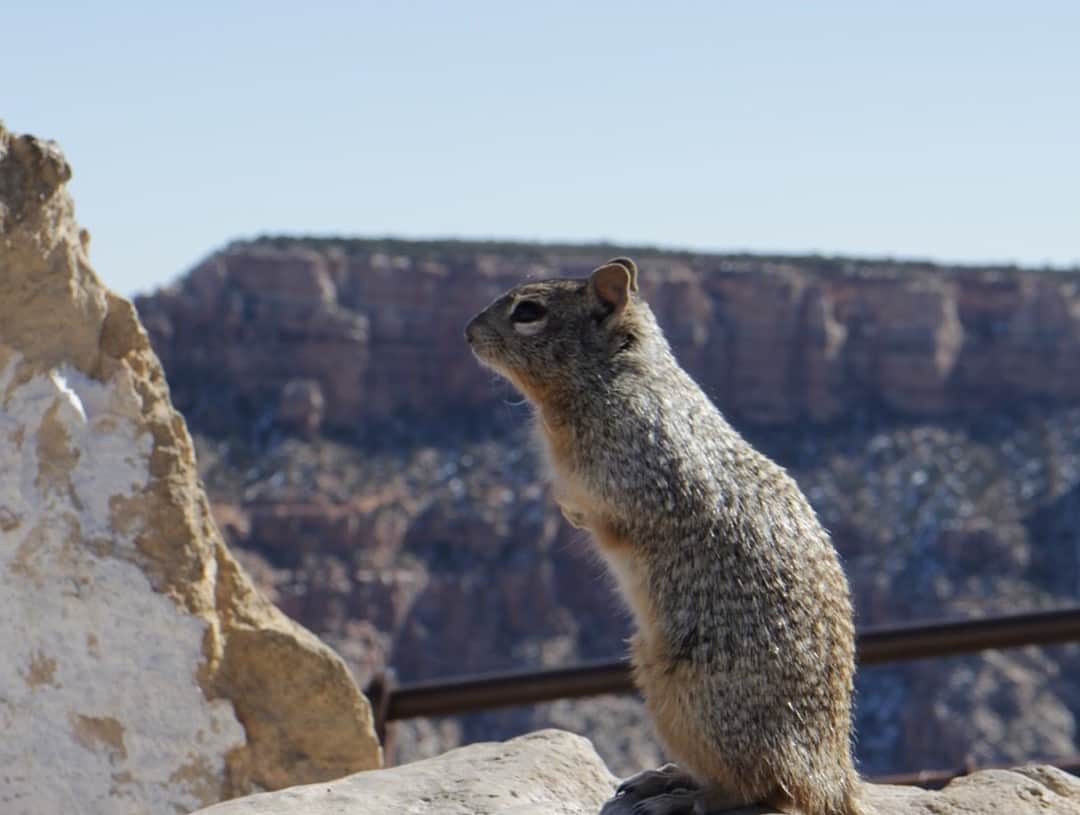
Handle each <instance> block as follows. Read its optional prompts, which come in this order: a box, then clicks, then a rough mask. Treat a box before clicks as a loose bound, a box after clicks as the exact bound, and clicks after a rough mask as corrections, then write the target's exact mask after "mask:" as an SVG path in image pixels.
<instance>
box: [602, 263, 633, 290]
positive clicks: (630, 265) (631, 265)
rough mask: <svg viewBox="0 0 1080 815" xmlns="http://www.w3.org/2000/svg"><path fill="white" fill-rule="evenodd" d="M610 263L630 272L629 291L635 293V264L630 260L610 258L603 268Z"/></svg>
mask: <svg viewBox="0 0 1080 815" xmlns="http://www.w3.org/2000/svg"><path fill="white" fill-rule="evenodd" d="M612 263H618V264H619V265H620V266H623V267H625V268H626V271H628V272H630V291H637V264H636V263H634V261H632V260H630V258H621V257H620V258H612V259H611V260H609V261H608V262H607V263H605V264H604V265H605V266H610V265H611V264H612Z"/></svg>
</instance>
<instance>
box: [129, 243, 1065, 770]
mask: <svg viewBox="0 0 1080 815" xmlns="http://www.w3.org/2000/svg"><path fill="white" fill-rule="evenodd" d="M626 253H629V254H632V255H634V256H635V257H636V258H637V259H638V260H639V261H640V264H641V268H642V273H641V284H642V288H643V294H644V296H645V297H646V298H647V299H648V300H649V302H650V303H651V304H652V306H653V307H654V309H655V310H656V312H657V314H658V316H659V319H660V321H661V323H662V325H663V327H664V329H665V331H666V332H667V334H668V336H669V338H670V339H671V341H672V344H673V346H674V347H675V351H676V353H677V354H678V356H679V358H680V359H681V360H682V361H683V363H684V364H685V365H686V367H687V368H688V369H689V370H690V371H691V372H692V373H693V374H694V376H695V377H696V378H698V379H699V381H701V382H703V383H704V385H705V387H706V389H707V390H708V391H709V393H710V394H711V395H712V396H713V397H714V399H716V401H717V402H718V403H719V404H720V405H721V406H722V407H723V408H724V409H725V411H726V412H727V414H728V416H729V418H731V419H732V421H733V423H734V424H735V425H736V426H737V427H738V428H739V429H740V430H742V431H744V432H745V433H747V434H748V435H749V436H750V437H751V440H752V441H753V442H754V443H755V444H757V445H758V446H760V447H762V448H764V449H765V450H766V451H767V452H768V453H769V454H770V455H772V456H773V457H774V458H776V459H777V460H779V461H780V462H781V463H782V464H784V465H785V466H787V467H788V468H789V469H790V470H791V471H792V472H793V474H794V475H795V476H796V477H797V478H798V480H799V481H800V483H801V484H802V486H803V488H804V490H805V491H806V492H807V493H808V495H809V497H810V499H811V501H812V503H813V504H814V506H815V508H816V509H817V511H818V512H819V514H820V515H821V516H822V519H823V520H824V522H825V524H826V526H827V527H828V528H829V529H830V530H831V531H832V533H833V536H834V538H835V540H836V542H837V545H838V546H839V548H840V550H841V553H842V555H843V557H844V561H845V565H846V567H847V569H848V572H849V574H850V575H851V578H852V584H853V589H854V594H855V599H856V605H857V617H858V622H859V624H860V625H862V626H871V625H877V624H882V625H884V624H895V623H901V622H905V621H911V620H916V619H926V618H935V617H967V616H972V615H978V614H987V613H1006V612H1012V611H1019V610H1025V609H1034V608H1045V607H1047V606H1050V605H1054V604H1067V603H1073V602H1076V601H1077V599H1078V598H1080V554H1078V553H1080V538H1078V537H1077V532H1076V530H1077V525H1076V523H1075V522H1074V521H1075V518H1077V517H1080V393H1078V388H1080V384H1078V383H1080V377H1078V376H1076V375H1075V374H1076V367H1075V366H1076V365H1077V364H1078V363H1077V360H1080V355H1078V353H1077V352H1078V351H1080V348H1078V343H1080V334H1078V322H1077V321H1078V319H1080V288H1078V287H1080V273H1077V272H1075V271H1074V272H1040V271H1030V270H1029V271H1024V270H1018V269H1008V268H982V269H973V268H947V267H936V266H931V265H927V264H910V263H909V264H901V263H887V262H871V261H854V260H852V261H841V260H823V259H813V258H808V259H792V258H786V259H785V258H781V259H776V258H774V259H769V258H754V257H722V256H707V255H691V254H679V253H657V252H651V251H649V250H633V249H627V248H625V247H545V246H525V245H509V244H463V243H441V244H440V243H420V242H416V243H405V242H394V241H344V240H342V241H333V240H326V241H309V240H288V239H274V240H263V241H256V242H253V243H248V244H237V245H235V246H232V247H229V248H228V249H226V250H224V251H222V252H220V253H217V254H215V255H214V256H212V257H211V258H209V259H208V260H207V261H205V262H204V263H202V264H200V265H199V266H198V267H197V268H196V269H195V270H194V271H193V272H192V273H191V274H190V275H188V276H186V277H185V278H183V279H181V280H180V281H178V282H177V283H176V284H175V285H174V286H171V287H169V288H168V289H166V290H163V291H161V292H158V293H157V294H155V295H153V296H151V297H146V298H142V299H140V300H139V301H138V304H139V308H140V311H141V313H142V314H143V315H144V316H145V319H146V321H147V325H148V326H149V330H150V334H151V338H152V341H153V343H154V344H155V347H156V348H158V350H159V353H160V354H161V355H162V357H163V359H164V360H165V364H166V366H167V367H168V370H169V374H170V381H172V382H174V384H175V389H174V392H175V393H176V395H177V399H178V400H179V401H180V402H181V404H182V405H183V406H184V409H185V411H186V412H187V415H188V416H189V419H190V420H191V422H192V423H193V426H194V428H195V429H196V435H197V439H198V443H199V445H200V461H201V465H202V468H203V469H202V472H203V475H204V477H205V479H206V481H207V484H208V486H209V489H210V491H211V493H212V495H213V496H214V501H215V513H216V514H217V516H218V517H219V518H220V519H221V521H222V523H223V525H224V526H225V527H226V529H227V532H228V534H229V535H230V537H231V539H232V541H233V542H234V543H235V544H236V545H237V547H238V549H239V551H241V552H242V556H243V557H244V560H245V563H246V564H247V565H248V566H250V568H251V569H252V571H253V572H254V573H255V574H256V575H257V579H258V580H259V581H260V584H261V585H263V586H264V587H265V588H266V590H267V591H268V592H270V593H272V595H273V596H274V597H275V598H276V600H277V602H279V603H280V605H281V607H282V608H283V609H285V610H286V611H287V613H289V614H291V615H293V616H295V617H296V618H297V619H300V620H303V621H305V622H306V623H307V624H308V625H310V626H311V627H312V628H314V629H315V630H316V631H318V632H319V633H320V635H321V636H324V637H325V638H327V639H328V640H329V641H331V642H332V643H333V644H334V645H335V647H336V648H338V650H339V651H340V652H341V653H342V654H343V655H344V656H345V657H346V658H347V659H348V660H349V662H350V664H351V665H352V666H353V668H354V670H355V671H356V672H357V673H358V675H359V676H361V677H362V678H367V677H369V676H371V675H372V673H373V672H375V671H377V670H379V669H381V668H383V667H386V666H390V667H393V668H394V669H395V670H396V671H397V672H398V675H399V677H400V678H401V679H402V680H405V681H409V680H415V679H431V678H437V677H449V676H454V675H459V674H462V673H476V672H483V671H490V670H496V669H507V668H516V667H524V666H554V665H559V664H566V663H568V662H574V661H577V660H583V659H599V658H612V657H616V656H619V655H621V654H622V653H623V651H624V639H625V637H626V635H627V633H628V632H627V621H626V618H625V615H624V613H623V611H622V610H621V609H620V607H619V605H618V601H617V600H616V598H615V596H614V593H613V592H612V591H611V589H610V587H609V586H608V583H607V580H606V578H605V576H604V575H603V574H602V570H601V569H599V568H598V567H597V564H596V563H595V562H594V560H593V559H592V558H590V556H589V554H588V553H587V547H586V545H585V541H584V539H583V536H582V535H581V534H580V533H578V532H576V531H575V530H573V529H570V528H569V527H567V526H566V525H565V524H564V523H563V522H562V519H561V517H560V515H559V513H558V511H557V510H556V509H555V508H554V505H553V503H552V502H551V501H550V499H549V497H548V496H547V495H546V493H545V488H544V486H543V484H542V481H541V478H540V475H539V472H538V468H537V466H536V462H535V461H534V460H533V458H532V456H531V453H530V445H529V441H528V439H527V434H526V433H525V432H524V429H525V428H526V427H527V425H528V423H529V418H528V411H527V409H525V408H524V407H522V406H521V405H520V400H519V399H518V397H517V396H516V395H514V394H512V393H511V392H510V391H508V390H507V389H505V388H504V387H503V386H501V385H500V384H497V383H494V382H493V381H492V377H491V376H490V375H489V374H488V373H486V372H484V371H483V370H482V369H481V368H480V367H479V366H478V365H476V363H475V361H474V360H473V359H472V357H471V355H470V354H469V353H468V351H467V349H466V347H465V344H464V343H463V342H462V339H461V328H462V326H463V324H464V323H465V321H466V319H467V318H468V316H470V315H471V314H472V313H473V312H475V311H476V310H477V309H478V308H480V307H481V306H482V305H484V304H486V302H488V301H489V300H490V299H491V298H493V297H495V296H496V295H497V294H498V293H500V292H501V291H503V290H504V289H505V288H507V287H509V286H510V285H512V284H514V283H516V282H518V281H520V280H522V279H524V278H526V277H528V276H531V275H532V276H539V275H562V276H571V275H573V276H578V275H584V274H586V273H587V272H588V271H589V270H590V269H591V268H592V267H593V266H594V265H595V264H596V263H598V262H600V261H602V260H603V259H605V258H607V257H610V256H613V255H616V254H626ZM1078 660H1080V655H1078V653H1077V649H1076V648H1063V649H1050V650H1044V651H1038V650H1034V649H1032V650H1028V651H1010V652H1003V653H1000V654H987V655H983V656H977V657H965V658H958V659H949V660H934V661H931V662H920V663H912V664H905V665H896V666H882V667H877V668H873V669H867V670H863V671H861V672H860V677H859V680H858V681H859V691H858V694H857V699H858V700H859V713H858V716H859V721H858V724H859V726H858V731H859V739H858V752H859V755H860V759H861V761H862V767H863V769H864V771H865V772H867V773H870V774H874V773H889V772H899V771H905V770H915V769H919V768H925V767H945V766H957V765H959V764H962V763H964V762H965V761H967V760H973V761H976V762H979V763H991V762H992V763H1005V762H1017V761H1022V760H1025V759H1028V758H1030V757H1054V756H1060V755H1066V754H1072V753H1075V752H1076V737H1077V720H1076V717H1077V715H1080V691H1078V690H1077V688H1076V687H1075V683H1074V682H1071V681H1070V679H1069V677H1070V676H1075V675H1076V673H1077V671H1080V661H1078ZM544 726H557V727H564V728H568V729H574V730H578V731H579V732H583V733H586V734H587V735H588V736H589V737H590V738H591V739H592V740H593V741H594V743H595V744H596V746H597V749H598V750H599V751H600V753H601V755H603V756H604V757H605V758H606V759H607V761H608V762H609V764H610V765H611V766H612V768H613V769H614V770H615V771H616V772H618V773H620V774H627V773H629V772H632V771H634V770H636V769H639V768H640V767H641V766H645V765H647V764H650V763H656V762H658V761H660V760H662V755H661V752H660V750H659V748H658V746H657V745H656V744H655V742H654V741H653V740H652V739H651V737H650V736H649V727H648V724H647V722H646V720H645V717H644V713H643V711H642V710H641V708H640V705H639V704H638V703H637V702H636V700H634V699H633V698H621V699H614V698H604V699H594V700H583V701H566V702H560V703H557V704H553V705H544V706H537V707H536V708H532V709H517V710H506V711H496V712H492V713H486V714H477V715H472V716H466V717H458V718H453V719H442V720H439V721H432V722H402V723H400V724H399V725H397V726H396V727H397V732H398V739H397V744H398V758H399V760H400V759H403V758H414V757H417V756H422V755H431V754H434V753H436V752H439V751H440V750H443V749H446V748H447V747H449V746H452V745H454V744H457V743H460V742H462V741H469V740H477V739H493V738H505V737H507V736H509V735H513V734H515V733H520V732H525V731H528V730H531V729H535V728H537V727H544Z"/></svg>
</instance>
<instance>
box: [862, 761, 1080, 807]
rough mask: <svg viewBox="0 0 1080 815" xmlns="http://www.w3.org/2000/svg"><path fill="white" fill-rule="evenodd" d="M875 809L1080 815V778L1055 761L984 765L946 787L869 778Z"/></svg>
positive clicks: (866, 795) (869, 802)
mask: <svg viewBox="0 0 1080 815" xmlns="http://www.w3.org/2000/svg"><path fill="white" fill-rule="evenodd" d="M864 801H865V803H866V808H867V809H868V810H869V812H870V813H873V815H1078V813H1080V780H1078V779H1077V778H1076V777H1075V776H1072V775H1069V774H1068V773H1065V772H1062V771H1061V770H1059V769H1057V768H1056V767H1047V766H1032V767H1021V768H1017V769H1014V770H983V771H981V772H977V773H973V774H971V775H968V776H964V777H962V778H957V779H956V780H955V781H952V782H951V783H950V784H949V785H948V786H947V787H945V789H943V790H940V791H936V790H921V789H918V788H916V787H898V786H888V785H875V784H869V785H867V786H866V788H865V793H864Z"/></svg>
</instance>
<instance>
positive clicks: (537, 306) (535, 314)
mask: <svg viewBox="0 0 1080 815" xmlns="http://www.w3.org/2000/svg"><path fill="white" fill-rule="evenodd" d="M546 315H547V309H546V308H544V306H543V304H542V303H538V302H536V301H535V300H522V301H521V302H520V303H518V304H517V305H516V306H514V310H513V311H511V312H510V322H512V323H535V322H536V321H537V320H542V319H544V317H545V316H546Z"/></svg>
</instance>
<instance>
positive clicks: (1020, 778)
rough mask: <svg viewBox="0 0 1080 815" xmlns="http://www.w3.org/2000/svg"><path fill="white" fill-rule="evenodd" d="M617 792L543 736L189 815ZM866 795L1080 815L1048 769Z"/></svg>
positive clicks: (478, 812) (586, 752) (552, 804)
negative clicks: (927, 787)
mask: <svg viewBox="0 0 1080 815" xmlns="http://www.w3.org/2000/svg"><path fill="white" fill-rule="evenodd" d="M614 786H615V779H614V778H613V777H612V775H611V774H610V773H609V772H608V771H607V768H606V767H605V766H604V764H603V762H602V761H601V760H600V758H599V757H598V756H597V755H596V752H595V751H594V750H593V749H592V745H591V744H589V742H588V741H586V740H585V739H583V738H581V737H579V736H574V735H571V734H570V733H566V732H563V731H561V730H544V731H539V732H536V733H531V734H529V735H527V736H520V737H518V738H516V739H511V740H510V741H507V742H504V743H495V742H492V743H484V744H473V745H469V746H468V747H460V748H458V749H456V750H451V751H450V752H448V753H445V754H443V755H441V756H438V757H436V758H431V759H426V760H424V761H417V762H415V763H413V764H406V765H404V766H401V767H395V768H393V769H389V770H379V771H375V772H366V773H358V774H356V775H352V776H349V777H348V778H342V779H340V780H338V781H333V782H330V783H328V784H313V785H309V786H303V787H294V788H292V789H288V790H281V791H279V792H273V793H266V794H263V795H253V796H249V797H247V798H240V799H237V800H235V801H229V802H227V803H224V804H218V805H217V806H213V807H210V808H209V809H205V810H200V812H199V813H197V814H196V815H285V814H286V813H288V815H331V813H339V812H357V813H364V815H383V813H385V814H386V815H397V813H401V812H408V813H410V815H427V813H431V815H457V813H460V814H461V815H489V814H490V815H596V813H597V812H598V811H599V809H600V806H601V805H602V804H603V802H604V801H605V800H606V799H607V798H608V797H609V796H610V795H611V794H612V792H613V790H614ZM863 795H864V802H865V804H866V807H867V812H868V813H869V815H1076V813H1080V779H1077V778H1076V777H1075V776H1072V775H1069V774H1068V773H1064V772H1062V771H1061V770H1058V769H1056V768H1054V767H1048V766H1032V767H1023V768H1019V769H1015V770H984V771H982V772H978V773H974V774H972V775H970V776H966V777H963V778H958V779H956V780H955V781H953V782H952V783H950V784H949V785H948V786H947V787H946V788H945V789H943V790H940V791H935V790H923V789H919V788H917V787H901V786H888V785H877V784H869V785H866V787H865V790H864V794H863ZM776 815H781V813H776Z"/></svg>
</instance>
